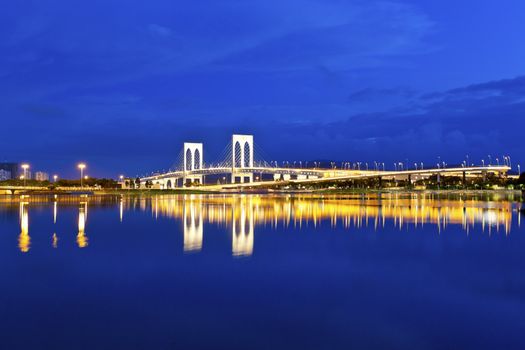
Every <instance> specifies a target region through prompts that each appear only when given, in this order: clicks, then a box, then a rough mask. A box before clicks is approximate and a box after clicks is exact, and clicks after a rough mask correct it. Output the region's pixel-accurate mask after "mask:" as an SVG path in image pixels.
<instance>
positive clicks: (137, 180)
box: [135, 177, 140, 188]
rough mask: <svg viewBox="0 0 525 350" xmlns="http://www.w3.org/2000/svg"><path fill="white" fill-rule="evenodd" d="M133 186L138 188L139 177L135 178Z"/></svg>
mask: <svg viewBox="0 0 525 350" xmlns="http://www.w3.org/2000/svg"><path fill="white" fill-rule="evenodd" d="M135 187H137V188H140V178H138V177H137V178H136V179H135Z"/></svg>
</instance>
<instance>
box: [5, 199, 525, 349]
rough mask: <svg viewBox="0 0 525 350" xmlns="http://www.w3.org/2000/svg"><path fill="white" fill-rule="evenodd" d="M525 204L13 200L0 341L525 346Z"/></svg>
mask: <svg viewBox="0 0 525 350" xmlns="http://www.w3.org/2000/svg"><path fill="white" fill-rule="evenodd" d="M520 207H521V204H520V203H519V201H518V198H516V199H515V198H513V197H509V196H507V197H506V196H491V197H484V196H451V195H449V196H436V195H431V194H424V195H423V194H422V195H390V194H384V195H382V196H361V195H354V196H338V197H336V196H320V195H302V196H286V195H283V196H270V195H210V196H205V195H184V196H149V197H126V196H122V197H121V196H106V197H96V196H93V197H73V196H61V197H58V198H54V197H26V198H19V197H16V198H15V197H3V198H0V265H1V267H2V270H1V271H2V272H1V275H0V276H1V282H0V283H1V286H0V287H1V289H0V315H1V318H0V348H1V349H525V332H524V331H525V260H524V258H525V221H524V220H525V218H524V217H523V216H522V214H520V213H519V211H518V209H519V208H520ZM522 221H524V222H522Z"/></svg>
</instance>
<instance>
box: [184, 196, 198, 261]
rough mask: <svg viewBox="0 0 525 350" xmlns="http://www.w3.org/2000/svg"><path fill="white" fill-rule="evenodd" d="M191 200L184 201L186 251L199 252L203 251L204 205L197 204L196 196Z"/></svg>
mask: <svg viewBox="0 0 525 350" xmlns="http://www.w3.org/2000/svg"><path fill="white" fill-rule="evenodd" d="M190 198H191V199H190V200H187V201H184V251H185V252H198V251H200V250H201V249H202V236H203V227H202V226H203V221H202V205H201V204H202V203H196V202H195V200H194V196H190Z"/></svg>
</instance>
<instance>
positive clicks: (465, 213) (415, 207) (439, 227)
mask: <svg viewBox="0 0 525 350" xmlns="http://www.w3.org/2000/svg"><path fill="white" fill-rule="evenodd" d="M140 208H141V209H142V210H147V208H151V211H152V214H153V215H154V216H155V217H158V216H159V215H161V216H167V217H172V218H178V219H182V220H183V222H184V250H185V251H200V250H201V249H202V239H203V223H210V224H216V225H224V226H226V227H229V228H230V230H231V237H232V255H234V256H248V255H251V254H252V253H253V247H254V231H255V228H256V226H260V225H263V226H270V227H271V228H272V229H278V228H279V227H290V226H292V227H294V228H295V229H302V228H306V227H313V228H319V227H323V226H324V225H329V226H330V227H331V228H337V227H341V228H343V229H351V228H356V229H361V228H366V227H369V228H372V229H374V230H380V229H382V228H385V227H386V226H388V225H391V226H393V227H395V228H398V229H399V230H402V229H407V228H412V229H420V228H424V227H425V226H426V225H433V226H435V229H436V232H437V233H440V232H442V231H443V230H446V229H447V228H448V226H450V225H458V226H461V227H462V228H463V230H464V231H465V233H466V234H469V232H470V231H471V230H472V229H473V228H474V227H475V226H479V227H481V229H482V231H483V232H488V233H489V234H492V232H493V231H496V232H500V230H503V232H504V233H505V234H509V233H510V230H511V227H512V213H513V207H512V202H510V201H491V202H488V201H486V200H477V199H469V200H464V199H461V198H460V199H459V200H458V198H451V199H448V198H440V197H439V196H435V197H434V196H432V195H407V196H401V195H396V194H386V195H368V196H364V195H358V196H357V195H353V196H352V195H349V196H323V195H317V196H314V195H310V196H271V195H184V196H157V197H155V198H154V199H151V198H150V199H145V202H141V203H140Z"/></svg>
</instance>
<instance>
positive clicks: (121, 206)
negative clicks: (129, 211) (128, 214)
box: [119, 198, 124, 222]
mask: <svg viewBox="0 0 525 350" xmlns="http://www.w3.org/2000/svg"><path fill="white" fill-rule="evenodd" d="M119 213H120V222H122V219H123V218H124V201H123V200H122V198H120V202H119Z"/></svg>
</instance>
